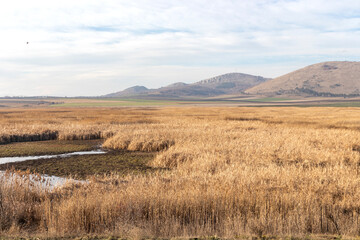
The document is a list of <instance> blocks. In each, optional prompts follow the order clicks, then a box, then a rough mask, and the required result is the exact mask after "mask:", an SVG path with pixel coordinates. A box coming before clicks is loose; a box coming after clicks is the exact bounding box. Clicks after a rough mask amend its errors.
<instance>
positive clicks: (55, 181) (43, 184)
mask: <svg viewBox="0 0 360 240" xmlns="http://www.w3.org/2000/svg"><path fill="white" fill-rule="evenodd" d="M105 153H106V152H105V151H103V150H100V149H98V150H93V151H83V152H72V153H63V154H57V155H41V156H25V157H3V158H0V164H6V163H12V162H23V161H28V160H38V159H50V158H66V157H71V156H79V155H94V154H105ZM4 179H6V181H2V182H6V183H7V184H12V182H14V181H18V180H20V179H22V180H24V182H26V181H28V182H29V183H31V185H32V186H37V187H40V188H42V189H53V188H55V187H61V186H63V185H64V184H65V183H68V182H71V183H87V181H80V180H74V179H69V178H63V177H57V176H48V175H33V174H30V175H28V176H26V177H22V176H21V175H18V174H14V173H7V172H5V171H0V180H4Z"/></svg>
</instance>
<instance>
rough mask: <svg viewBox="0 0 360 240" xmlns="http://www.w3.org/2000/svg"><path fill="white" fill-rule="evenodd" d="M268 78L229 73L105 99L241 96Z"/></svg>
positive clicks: (141, 89)
mask: <svg viewBox="0 0 360 240" xmlns="http://www.w3.org/2000/svg"><path fill="white" fill-rule="evenodd" d="M267 80H269V79H268V78H263V77H260V76H253V75H249V74H243V73H227V74H224V75H220V76H216V77H213V78H209V79H204V80H202V81H199V82H196V83H192V84H186V83H183V82H178V83H174V84H170V85H168V86H166V87H161V88H158V89H147V88H145V87H142V86H135V87H131V88H128V89H125V90H124V91H120V92H116V93H112V94H108V95H105V97H124V96H126V97H129V96H137V97H160V98H161V97H166V98H181V97H210V96H219V95H226V94H241V93H243V91H244V90H246V89H248V88H250V87H253V86H255V85H257V84H260V83H263V82H266V81H267Z"/></svg>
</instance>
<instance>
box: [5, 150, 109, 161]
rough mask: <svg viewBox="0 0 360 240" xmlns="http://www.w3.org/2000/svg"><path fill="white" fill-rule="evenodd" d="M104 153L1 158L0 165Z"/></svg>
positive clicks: (90, 152)
mask: <svg viewBox="0 0 360 240" xmlns="http://www.w3.org/2000/svg"><path fill="white" fill-rule="evenodd" d="M104 153H106V152H105V151H102V150H93V151H84V152H72V153H63V154H57V155H42V156H26V157H3V158H0V164H5V163H11V162H23V161H28V160H37V159H47V158H58V157H60V158H66V157H71V156H76V155H92V154H104Z"/></svg>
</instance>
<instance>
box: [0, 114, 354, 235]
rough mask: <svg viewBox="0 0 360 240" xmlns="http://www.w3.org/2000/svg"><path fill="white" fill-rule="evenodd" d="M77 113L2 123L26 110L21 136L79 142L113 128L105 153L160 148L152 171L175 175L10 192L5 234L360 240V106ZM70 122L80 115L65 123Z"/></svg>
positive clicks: (4, 209) (1, 192) (0, 223)
mask: <svg viewBox="0 0 360 240" xmlns="http://www.w3.org/2000/svg"><path fill="white" fill-rule="evenodd" d="M66 111H68V112H63V113H57V114H55V115H52V114H50V113H49V111H45V110H35V112H22V113H19V114H14V115H10V117H9V118H1V119H0V122H6V124H8V125H11V124H12V123H11V119H13V120H17V119H18V118H19V117H20V116H23V115H24V114H25V116H28V117H29V118H30V119H31V120H29V122H26V120H23V122H20V123H19V124H20V125H18V129H17V130H18V131H19V132H20V133H21V134H23V133H28V132H27V131H29V129H31V126H35V125H39V126H40V125H41V126H42V125H43V122H44V123H46V124H49V126H50V127H48V128H47V129H50V130H51V131H58V132H59V134H61V133H62V134H64V136H69V135H71V134H72V132H71V126H77V127H74V132H76V134H79V136H82V135H81V134H82V133H83V134H84V135H86V134H88V133H89V132H92V129H93V128H96V131H100V132H111V133H112V134H111V135H110V134H109V135H108V136H106V138H107V140H106V142H105V143H104V146H105V147H108V148H113V149H126V150H131V151H132V150H140V151H157V156H156V157H155V160H154V161H153V162H152V163H151V165H152V166H154V167H161V168H168V169H170V170H169V171H163V172H157V173H154V174H151V175H144V176H138V175H137V176H132V175H128V176H125V177H121V176H116V175H112V176H106V177H101V178H95V177H94V178H93V179H91V181H90V184H88V185H84V186H78V187H74V186H68V187H64V188H61V189H57V190H56V191H54V192H42V191H40V190H36V189H31V188H22V187H20V185H19V187H16V188H8V187H7V185H6V184H1V188H0V196H1V197H0V199H1V201H0V203H1V204H0V206H1V208H0V211H1V212H0V213H1V216H5V217H1V219H0V231H2V233H4V234H5V233H9V232H12V231H14V229H17V230H19V231H25V232H28V233H32V234H46V235H50V236H68V235H82V234H87V233H96V234H104V233H105V234H106V233H108V234H116V235H119V236H125V237H191V236H214V235H216V236H220V237H236V236H263V235H277V236H306V235H308V234H327V235H333V234H335V235H347V236H352V237H355V236H358V235H360V222H359V220H360V219H359V217H360V201H359V200H360V190H359V189H360V171H359V170H360V134H359V133H360V132H359V130H360V121H359V119H360V110H359V109H356V108H343V109H342V108H190V107H189V108H159V109H126V108H124V109H98V110H96V109H90V110H89V109H87V110H84V109H78V110H76V111H73V110H66ZM35 115H36V116H37V117H36V118H35V117H34V116H35ZM0 116H2V115H1V114H0ZM39 116H40V117H39ZM70 116H73V117H75V118H76V119H71V120H69V119H68V120H64V122H62V120H58V119H60V118H61V117H70ZM22 119H23V118H22ZM19 121H20V120H19ZM49 121H54V122H56V123H54V124H53V123H49ZM57 121H58V122H57ZM6 124H5V125H6ZM71 124H73V125H71ZM20 126H21V127H20ZM4 129H5V128H4ZM34 129H35V128H34ZM89 129H90V130H89ZM67 131H68V132H67ZM82 131H83V132H82ZM2 133H3V134H6V130H3V131H2ZM112 135H113V136H112ZM30 196H31V197H30ZM33 196H35V197H33ZM16 204H20V205H21V206H25V207H24V208H22V207H19V208H16V209H15V206H16ZM13 212H17V213H16V214H15V215H14V213H13ZM19 216H21V217H19ZM4 219H5V220H4ZM9 219H10V220H9ZM19 219H20V220H19ZM4 221H5V222H7V221H9V222H10V223H6V224H5V223H4ZM24 222H25V223H29V224H24Z"/></svg>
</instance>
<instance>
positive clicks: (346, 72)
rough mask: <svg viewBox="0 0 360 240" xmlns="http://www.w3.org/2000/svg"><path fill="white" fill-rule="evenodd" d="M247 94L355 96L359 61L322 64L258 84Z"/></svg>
mask: <svg viewBox="0 0 360 240" xmlns="http://www.w3.org/2000/svg"><path fill="white" fill-rule="evenodd" d="M246 93H249V94H258V95H268V96H271V95H303V96H328V97H331V96H334V97H336V96H358V95H360V62H323V63H317V64H314V65H310V66H307V67H305V68H302V69H299V70H297V71H294V72H291V73H288V74H286V75H283V76H280V77H277V78H274V79H272V80H270V81H267V82H264V83H261V84H259V85H257V86H254V87H252V88H250V89H248V90H246Z"/></svg>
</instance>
